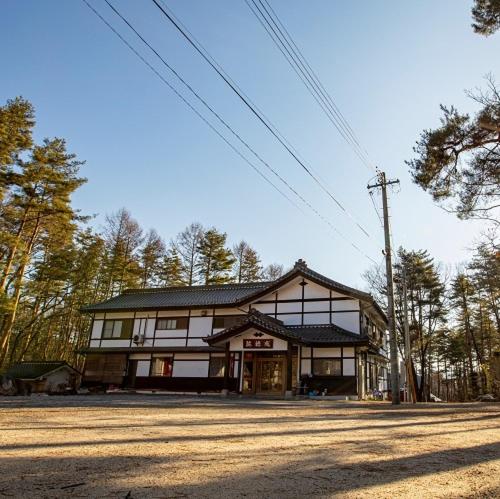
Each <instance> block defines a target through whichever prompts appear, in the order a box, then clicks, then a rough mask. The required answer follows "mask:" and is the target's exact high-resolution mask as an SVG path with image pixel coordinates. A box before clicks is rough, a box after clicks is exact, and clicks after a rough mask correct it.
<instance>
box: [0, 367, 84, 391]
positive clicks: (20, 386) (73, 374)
mask: <svg viewBox="0 0 500 499" xmlns="http://www.w3.org/2000/svg"><path fill="white" fill-rule="evenodd" d="M6 376H7V377H8V378H11V379H13V380H14V381H15V385H16V387H17V391H18V393H19V394H20V395H28V394H30V393H51V394H53V393H67V392H73V391H75V390H76V389H77V388H78V387H79V385H80V380H81V374H80V372H78V371H77V370H76V369H75V368H73V367H71V366H70V365H69V364H67V363H66V362H64V361H39V362H19V363H18V364H14V365H13V366H11V367H10V368H9V369H8V371H7V372H6Z"/></svg>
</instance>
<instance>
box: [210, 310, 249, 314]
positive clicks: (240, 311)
mask: <svg viewBox="0 0 500 499" xmlns="http://www.w3.org/2000/svg"><path fill="white" fill-rule="evenodd" d="M246 311H247V309H246V308H244V309H243V310H240V309H238V308H216V309H215V312H214V315H242V314H245V313H246Z"/></svg>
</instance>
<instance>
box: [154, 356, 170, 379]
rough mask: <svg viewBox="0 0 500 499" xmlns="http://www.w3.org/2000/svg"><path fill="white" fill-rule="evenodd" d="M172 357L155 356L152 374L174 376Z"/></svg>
mask: <svg viewBox="0 0 500 499" xmlns="http://www.w3.org/2000/svg"><path fill="white" fill-rule="evenodd" d="M172 367H173V360H172V357H155V358H154V359H153V368H152V370H151V374H152V376H172Z"/></svg>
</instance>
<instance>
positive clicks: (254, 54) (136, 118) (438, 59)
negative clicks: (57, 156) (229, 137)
mask: <svg viewBox="0 0 500 499" xmlns="http://www.w3.org/2000/svg"><path fill="white" fill-rule="evenodd" d="M89 1H90V2H91V3H92V4H93V5H94V6H95V7H96V8H98V9H99V10H100V11H101V12H102V13H103V14H104V15H105V17H106V18H107V19H109V20H110V21H111V22H112V23H113V24H114V25H115V26H116V27H117V28H119V30H120V31H121V32H122V33H123V34H125V35H126V36H127V38H128V39H129V40H131V41H132V42H133V44H134V45H135V46H136V47H138V48H139V49H140V51H141V52H142V53H143V54H145V55H146V56H147V58H148V59H149V60H150V61H152V62H154V63H155V65H157V63H156V60H155V59H154V57H152V56H151V54H149V53H147V51H146V50H145V49H144V48H143V47H142V46H141V45H140V42H138V41H137V40H136V39H135V38H134V37H133V35H131V34H130V32H129V31H127V28H126V27H125V26H124V25H123V24H121V22H120V21H119V19H117V18H116V16H114V14H113V13H112V12H111V11H110V10H109V8H108V7H107V6H106V4H105V3H104V2H103V1H102V0H89ZM113 3H114V4H115V5H116V6H117V7H118V8H119V9H120V10H121V11H122V12H123V14H125V15H126V16H127V17H129V18H130V20H131V21H133V23H134V24H135V25H136V26H137V28H138V29H139V30H140V31H141V32H143V33H144V34H146V35H147V37H148V39H149V40H150V42H151V43H152V44H153V45H154V46H155V47H157V49H158V50H159V51H160V52H161V53H162V54H163V55H164V56H165V58H166V59H167V60H168V61H169V62H170V63H171V64H172V65H173V66H174V67H175V68H176V69H177V70H178V71H179V72H180V73H181V74H182V75H184V76H185V78H186V79H187V80H188V81H189V82H190V83H191V84H192V85H193V86H194V87H195V88H196V89H197V90H199V92H200V93H201V94H202V95H203V96H204V97H205V98H206V99H207V100H208V101H209V102H210V103H211V104H212V105H213V106H214V107H215V108H216V109H217V110H218V111H219V112H220V113H221V114H222V115H223V116H224V117H225V118H226V119H227V121H228V122H229V123H231V125H232V126H234V128H235V129H236V130H237V131H238V132H239V133H241V135H242V136H243V137H244V138H245V139H246V140H247V141H248V142H249V143H251V144H252V145H253V146H254V147H255V149H256V150H257V151H258V152H259V153H260V154H261V155H262V156H263V157H264V158H265V159H266V160H267V161H268V162H269V163H270V164H272V165H273V166H274V167H275V168H276V169H277V170H278V171H279V172H280V173H281V174H282V175H283V176H285V177H286V178H287V179H289V181H290V182H291V183H292V184H293V185H294V186H295V187H296V188H297V189H299V190H300V191H301V193H302V194H303V195H304V197H306V198H307V199H309V200H310V201H311V202H312V203H313V204H314V205H315V206H316V207H317V209H318V210H319V211H321V212H322V213H323V214H325V216H327V217H328V218H329V219H330V220H331V221H332V223H333V224H334V225H336V226H337V227H338V229H339V230H340V231H341V232H343V233H344V234H346V236H348V238H349V239H351V240H353V241H354V242H355V243H356V244H358V245H359V246H361V247H362V248H363V249H364V251H365V252H366V253H368V254H369V255H370V256H371V257H372V258H374V259H375V260H377V261H380V260H381V258H382V255H381V253H380V250H379V249H377V247H376V245H375V244H373V242H375V243H376V244H381V243H382V230H381V228H380V226H379V222H378V219H377V216H376V215H375V212H374V209H373V206H372V205H371V202H370V199H369V196H368V194H367V190H366V184H367V181H368V180H369V179H370V177H371V176H372V174H371V173H370V171H369V170H368V169H367V168H366V167H365V166H363V164H362V163H361V162H360V161H359V159H358V158H357V156H355V154H354V153H353V152H352V150H351V149H350V148H349V147H348V146H347V145H346V144H345V142H344V141H343V140H342V139H341V138H340V136H339V135H338V133H337V132H336V131H335V130H334V128H333V127H332V126H331V124H330V123H329V122H328V120H327V119H326V117H325V115H324V114H322V112H321V111H320V110H319V108H318V106H317V104H316V103H315V102H314V101H313V99H312V97H311V96H310V95H309V94H308V93H307V92H306V91H305V89H304V87H303V86H302V84H301V82H300V81H299V80H298V79H297V77H296V76H295V74H294V73H292V71H291V69H290V68H289V66H288V65H287V63H286V61H285V60H284V59H283V57H282V55H281V54H280V53H279V52H278V51H277V49H276V48H275V46H274V45H272V43H271V41H270V39H269V38H268V37H267V35H266V33H265V32H264V31H263V29H262V27H261V26H260V25H259V24H258V23H257V20H256V19H255V18H254V17H253V15H252V14H251V12H250V11H249V9H248V7H247V6H246V4H245V3H244V1H243V0H224V1H223V0H212V1H210V2H207V1H203V0H189V1H185V0H183V1H181V0H175V1H174V0H166V3H167V4H168V5H169V7H170V8H171V9H172V10H173V11H174V12H175V14H176V15H177V16H178V17H179V18H180V19H181V20H182V21H183V22H184V23H185V24H186V25H187V26H188V28H189V29H190V30H191V32H192V33H193V34H194V35H195V36H196V37H197V38H198V39H199V40H200V41H201V42H202V43H203V44H204V45H205V47H206V48H207V49H208V50H209V51H210V52H211V53H212V55H213V56H214V57H215V58H216V59H217V60H218V61H219V62H220V63H221V64H222V65H223V66H224V68H225V69H226V71H227V72H228V73H229V74H230V75H231V76H232V77H233V78H234V79H235V80H236V81H237V82H238V83H239V84H240V86H241V87H242V88H243V89H244V91H245V92H246V93H247V94H248V95H249V96H250V97H251V99H252V100H253V101H254V102H255V103H256V104H257V105H258V106H259V107H260V108H261V109H263V110H264V111H265V113H266V114H267V116H268V117H269V118H270V119H271V120H272V121H273V122H274V123H275V124H276V125H277V126H278V128H279V129H280V131H281V132H282V133H283V134H284V135H285V136H286V137H287V138H288V139H289V140H290V141H291V142H292V143H293V145H294V146H295V147H296V148H297V149H298V150H299V151H300V152H301V154H302V156H304V158H306V159H307V161H308V162H309V163H310V164H311V165H313V168H314V169H315V171H316V172H318V173H319V174H320V175H321V177H322V178H324V179H325V180H326V182H327V183H328V184H329V186H330V187H331V190H332V191H333V192H334V193H335V194H336V195H337V196H338V198H339V199H340V200H341V201H342V202H343V203H344V204H345V205H346V206H347V207H348V209H349V210H350V211H351V212H352V213H353V214H354V215H355V216H356V217H357V218H358V219H359V220H360V221H362V223H363V224H364V225H365V226H367V227H368V228H369V231H370V232H371V233H372V234H373V236H374V237H373V239H367V238H366V237H365V236H364V235H363V234H362V233H361V232H360V231H359V230H358V229H356V228H355V227H354V226H353V225H352V221H351V220H350V219H349V218H347V217H346V216H345V215H344V214H343V213H342V212H341V211H340V210H339V209H338V208H337V207H336V206H335V205H334V204H333V203H332V202H331V200H329V198H328V197H327V196H326V195H325V194H324V193H322V192H321V191H320V190H319V189H318V187H317V186H315V185H314V183H313V182H311V180H310V179H309V178H307V176H306V175H305V173H304V172H303V171H302V170H300V169H299V167H298V166H297V164H296V163H294V162H293V161H292V160H291V158H290V156H288V155H287V153H286V152H284V151H283V149H282V148H281V146H279V145H278V144H277V143H276V142H275V141H274V139H272V137H271V136H270V135H269V134H268V133H267V132H266V131H265V130H264V129H263V127H262V126H261V125H260V124H259V123H258V122H257V120H256V119H255V118H254V117H252V115H251V114H250V113H249V111H248V110H247V109H245V108H244V107H243V106H242V105H241V103H240V102H239V101H238V100H237V99H236V98H235V96H234V95H233V94H231V92H230V91H229V90H228V88H227V87H225V86H224V84H223V83H222V82H221V81H220V80H219V79H218V78H217V77H216V75H215V73H213V72H212V70H210V68H209V67H208V65H207V64H206V63H205V62H204V61H203V60H202V59H201V57H200V56H199V55H198V54H196V53H195V52H194V50H193V49H192V48H191V47H189V46H188V45H187V43H186V42H185V41H184V40H183V39H182V38H181V37H180V36H179V34H178V33H177V32H176V31H175V30H174V29H173V27H172V26H171V25H170V24H168V23H167V22H166V20H164V19H163V18H162V16H161V15H160V13H159V11H158V9H157V8H156V7H155V6H154V5H153V3H152V2H150V1H148V0H142V1H132V0H122V1H118V0H114V2H113ZM271 4H272V5H273V7H274V8H275V10H276V12H277V13H278V14H279V15H280V17H281V20H282V21H283V22H284V23H285V25H286V26H287V28H288V29H289V31H290V32H291V34H292V35H293V36H294V38H295V41H296V42H297V43H298V45H299V46H300V47H301V48H302V50H303V52H304V54H305V55H306V56H307V57H308V60H309V62H310V63H311V65H312V66H313V67H314V69H315V70H316V72H317V73H318V74H319V75H320V77H321V80H322V82H323V83H324V85H325V86H326V87H327V89H328V90H329V92H330V93H331V94H332V95H333V97H334V98H335V100H336V103H337V105H338V106H339V108H340V109H341V110H342V112H343V114H344V115H345V116H346V117H347V119H348V120H349V122H350V123H351V125H352V126H353V128H354V129H355V130H356V132H357V135H358V136H359V137H360V139H361V141H362V143H363V144H364V146H365V147H366V148H367V150H368V152H369V153H370V156H371V157H372V158H373V160H374V161H375V162H376V164H378V165H379V166H380V167H381V168H382V169H384V170H386V171H387V172H388V174H389V175H390V176H393V177H398V178H399V179H400V180H401V190H400V192H399V193H397V194H396V193H394V194H393V195H391V200H390V204H391V209H392V215H393V233H394V237H395V242H396V244H402V245H404V246H405V247H406V248H409V249H418V248H427V249H429V251H430V252H431V254H432V255H433V256H434V257H435V258H436V260H438V261H440V262H443V264H445V265H454V264H456V263H459V262H461V261H463V260H464V259H466V257H467V255H468V248H469V247H470V246H471V245H472V243H473V241H474V238H476V237H477V236H478V234H479V233H480V231H481V230H482V229H484V227H483V226H482V225H481V224H480V223H477V222H462V221H458V220H457V219H456V218H455V217H454V216H453V215H451V214H447V213H445V212H444V211H442V210H441V209H440V208H438V207H436V206H435V205H434V204H433V202H432V199H431V198H430V196H428V195H427V194H426V193H424V192H423V191H421V190H420V189H419V188H417V187H416V186H414V185H412V183H411V180H410V177H409V174H408V172H407V167H406V166H405V164H404V160H405V159H410V158H412V147H413V145H414V142H415V141H416V139H417V138H418V136H419V134H420V132H421V130H422V129H424V128H431V127H434V126H436V125H437V124H438V119H439V116H440V111H439V104H440V103H443V104H454V105H456V106H457V107H458V108H459V109H460V110H463V111H473V110H474V109H475V105H474V103H473V102H472V101H470V100H469V99H468V98H467V97H466V96H465V94H464V90H465V89H471V88H474V87H477V86H480V85H482V84H483V80H482V77H483V76H484V75H485V74H486V73H488V72H492V73H493V75H496V76H497V78H500V57H499V54H500V36H499V35H498V34H497V35H495V36H493V37H490V38H483V37H481V36H479V35H476V34H474V33H473V31H472V28H471V27H470V24H471V17H470V8H471V5H472V0H440V1H439V2H437V1H435V0H425V1H419V2H401V1H379V2H373V1H369V0H365V1H357V2H351V1H340V0H336V1H333V0H323V1H319V0H318V1H314V2H304V1H298V0H296V1H289V0H286V1H285V0H271ZM1 11H2V15H1V19H0V43H1V46H2V47H3V51H2V70H3V71H2V77H1V78H0V100H1V102H2V103H4V102H5V100H6V99H8V98H12V97H14V96H16V95H22V96H24V97H26V98H27V99H29V100H30V101H32V102H33V104H34V105H35V107H36V111H37V128H36V138H37V140H41V139H42V138H43V137H47V136H60V137H64V138H66V139H67V142H68V149H69V150H70V151H72V152H75V153H76V154H77V155H78V157H79V158H80V159H84V160H86V165H85V166H84V167H83V169H82V174H83V175H84V176H86V177H87V178H88V183H87V184H86V185H85V186H83V187H82V188H81V189H80V190H79V191H78V192H77V193H76V194H75V196H74V203H75V205H76V206H77V207H78V208H79V209H81V210H82V212H83V213H85V214H95V215H96V218H95V219H94V221H93V222H92V223H93V224H95V226H96V227H99V226H100V225H101V224H102V222H103V219H104V215H105V214H106V213H110V212H113V211H116V210H117V209H118V208H120V207H122V206H125V207H127V208H128V209H129V210H130V211H131V212H132V214H133V216H134V217H135V218H136V219H137V220H138V221H139V222H140V224H141V225H142V226H143V227H145V228H149V227H154V228H156V229H157V230H158V232H159V233H160V234H161V235H162V236H163V237H164V238H165V239H166V240H169V239H170V238H171V237H172V236H174V235H175V234H176V233H177V232H178V231H180V230H181V229H182V228H184V227H185V226H186V225H187V224H189V223H190V222H192V221H199V222H201V223H203V224H205V225H215V226H216V227H218V228H219V229H221V230H223V231H226V232H227V233H228V235H229V241H230V243H231V244H232V243H234V242H237V241H238V240H239V239H242V238H244V239H246V240H247V241H248V242H250V243H251V244H252V245H253V246H255V248H256V249H257V250H258V251H259V252H260V254H261V255H262V258H263V261H264V263H270V262H281V263H283V264H284V265H285V266H286V267H287V266H290V265H292V264H293V262H294V261H295V260H296V259H298V258H304V259H306V260H307V262H308V263H309V264H310V266H312V267H313V268H315V269H317V270H318V271H320V272H324V273H326V274H327V275H329V276H330V277H332V278H334V279H337V280H340V281H343V282H345V283H347V284H351V285H355V286H364V283H363V280H362V278H361V276H360V275H361V273H362V272H363V271H364V270H365V269H366V268H367V267H368V266H369V265H370V262H369V261H368V260H367V259H366V258H364V257H362V256H361V255H359V254H358V253H357V252H355V251H354V250H353V249H352V247H351V246H349V244H347V243H346V242H345V241H344V240H343V239H341V238H339V237H338V236H336V235H335V234H333V233H332V232H331V231H329V229H328V228H327V227H326V225H324V224H323V223H322V222H321V221H320V220H319V219H317V218H315V217H314V215H310V214H307V215H304V214H303V213H301V212H300V211H299V210H297V209H296V208H294V207H293V206H291V205H290V204H289V203H288V202H287V201H286V200H284V199H283V198H281V197H279V195H278V194H277V193H276V191H274V190H273V189H272V188H271V187H270V186H268V184H266V183H265V182H264V181H263V180H262V179H261V178H260V177H258V176H257V174H256V173H255V172H253V171H252V170H251V169H250V168H249V167H248V166H247V165H246V164H245V163H244V162H243V161H242V160H241V159H240V158H239V157H238V156H236V155H235V153H234V152H233V151H231V150H230V149H229V148H228V147H227V146H226V145H225V144H224V143H223V142H222V141H221V140H220V139H219V138H218V137H217V136H216V135H215V134H214V133H213V132H212V131H211V130H210V129H209V128H208V127H207V126H206V125H205V124H204V123H203V122H201V121H200V120H199V118H197V117H196V116H195V115H194V114H193V113H192V112H191V111H190V110H189V109H188V108H187V107H186V106H185V105H184V104H183V103H182V102H180V101H179V99H178V98H177V97H176V96H175V95H174V94H173V93H172V92H171V91H170V90H169V89H168V88H167V87H166V86H165V85H164V84H163V83H161V81H159V80H158V79H157V78H156V77H155V76H154V75H153V74H152V73H151V72H150V71H149V70H148V69H147V68H146V67H145V66H143V64H142V63H141V62H140V61H139V60H138V59H136V57H135V56H134V55H133V54H132V53H131V52H130V51H129V50H128V49H127V48H126V47H125V46H124V45H123V44H122V43H121V42H120V41H119V40H118V39H117V38H116V37H115V36H114V35H113V34H112V33H111V32H110V31H109V29H108V28H106V27H105V26H104V25H103V24H102V23H101V21H99V19H97V18H96V17H95V15H94V14H93V13H92V12H91V11H90V10H89V9H88V8H87V7H86V6H85V5H84V4H83V2H81V1H80V0H72V1H69V0H45V1H39V0H30V1H29V0H4V1H3V2H2V7H1ZM157 67H158V68H159V69H161V66H159V65H157ZM161 72H162V73H163V74H164V75H165V76H166V77H167V78H168V79H170V75H169V74H168V73H167V72H166V71H164V70H163V69H161ZM172 81H173V80H172Z"/></svg>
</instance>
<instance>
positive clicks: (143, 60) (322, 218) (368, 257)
mask: <svg viewBox="0 0 500 499" xmlns="http://www.w3.org/2000/svg"><path fill="white" fill-rule="evenodd" d="M82 1H83V2H84V3H85V5H86V6H87V7H88V8H89V9H90V10H91V11H92V12H93V13H94V14H95V15H96V16H97V17H98V18H99V19H100V20H101V21H102V22H103V23H104V24H105V25H106V26H107V27H108V28H109V29H111V30H112V31H113V33H114V34H115V35H116V36H117V37H118V38H119V39H120V40H121V41H122V42H123V43H124V44H125V45H126V46H127V47H128V48H129V49H130V50H131V51H132V52H133V53H134V54H135V55H136V56H137V57H138V58H139V59H140V60H141V61H142V62H143V63H144V64H145V65H146V66H147V67H148V68H149V69H150V70H152V71H153V72H154V73H155V74H156V76H158V77H159V78H160V79H161V80H162V81H163V82H164V83H165V84H166V85H167V86H168V87H169V88H170V89H171V90H172V91H173V92H174V93H175V95H176V96H178V97H179V98H180V99H181V100H182V101H183V102H184V103H185V104H186V105H188V107H189V108H190V109H191V110H192V111H193V112H195V114H196V115H197V116H198V117H200V119H202V120H203V121H204V122H205V123H206V124H207V125H208V126H209V127H210V128H211V129H212V130H213V131H214V132H215V133H217V135H218V136H219V137H220V138H222V140H224V142H226V144H228V145H229V146H230V147H231V148H232V149H233V150H234V151H235V152H236V153H237V154H238V155H239V156H240V157H242V159H244V160H245V161H246V162H247V163H249V164H250V166H252V167H253V168H254V169H256V170H257V171H258V172H260V171H259V170H258V169H257V168H256V167H254V166H253V165H252V164H251V163H250V162H249V161H248V160H247V159H246V158H245V157H244V156H243V155H242V154H241V153H240V152H239V151H238V150H237V148H235V147H234V146H233V145H232V144H231V143H230V142H229V141H228V140H227V139H226V138H225V137H224V136H223V135H222V134H221V133H220V132H218V131H217V130H216V129H215V127H214V126H213V125H212V124H211V123H210V122H208V120H206V119H205V118H204V117H203V116H202V115H201V114H200V113H199V112H198V111H197V110H196V108H194V106H192V105H191V104H190V103H189V102H188V101H187V100H186V99H185V98H184V97H183V96H182V95H181V94H180V93H179V92H178V91H177V90H176V89H175V88H174V87H173V86H172V85H171V84H170V83H169V82H168V81H167V80H165V79H164V78H163V76H162V75H161V74H160V73H159V72H158V71H157V70H156V69H155V68H154V67H153V66H152V65H151V64H150V63H149V62H148V61H147V60H146V59H145V58H144V57H143V56H142V55H141V54H140V53H139V52H138V51H137V50H136V49H135V48H134V47H133V46H132V45H131V44H130V43H129V42H128V41H127V40H126V39H125V38H124V37H123V36H122V35H121V34H120V33H119V32H118V31H117V30H116V29H115V28H114V27H113V26H112V25H111V24H110V23H109V22H108V21H107V20H106V19H105V18H104V17H103V16H102V15H101V14H100V13H99V12H98V11H97V10H96V9H95V8H94V7H93V6H92V5H90V4H89V2H88V1H87V0H82ZM105 2H106V3H107V4H108V6H109V7H110V8H111V9H112V10H113V11H114V12H115V13H116V14H117V15H118V16H119V17H120V18H121V19H122V20H123V21H124V22H125V23H126V24H127V25H128V26H129V27H130V28H131V29H132V30H133V31H134V33H135V34H136V35H137V36H138V37H139V38H140V39H141V40H142V41H143V42H144V43H145V44H146V45H147V46H148V47H149V48H150V49H151V50H152V51H153V52H154V53H155V54H156V55H157V57H159V58H160V60H162V62H163V63H164V64H165V65H166V66H167V67H168V68H169V69H170V70H171V71H172V72H173V73H174V74H175V75H176V76H177V78H179V79H180V80H181V82H182V83H183V84H184V85H185V86H186V87H187V88H188V89H189V90H190V91H191V92H192V93H193V94H194V95H195V96H196V97H197V98H198V99H199V100H200V102H202V103H203V104H204V105H205V107H207V108H208V109H209V110H210V111H211V113H212V114H214V116H216V117H217V119H218V120H219V121H221V123H223V124H224V126H225V127H227V128H228V129H229V130H230V131H231V132H232V133H233V135H235V137H236V138H237V139H238V140H239V141H241V142H242V143H243V144H244V145H245V147H247V148H248V149H249V150H250V151H251V152H252V153H253V154H254V155H255V156H256V157H257V158H258V159H259V160H260V161H261V162H263V164H264V165H265V166H266V167H267V168H269V169H270V170H271V171H272V172H273V174H274V175H276V176H277V177H278V178H279V179H280V180H281V181H282V182H284V183H285V185H286V186H287V188H289V189H290V190H291V191H292V192H293V193H294V194H295V195H296V196H297V197H299V199H300V200H301V201H302V202H303V203H304V204H306V206H308V208H310V209H311V210H312V211H313V212H314V213H315V214H316V215H317V216H318V217H319V218H320V219H321V220H323V221H324V222H325V223H326V224H327V225H328V226H329V227H330V229H332V230H333V231H334V232H335V233H337V234H338V235H339V236H340V237H342V238H343V239H344V240H345V241H346V242H347V243H349V244H350V245H351V246H352V247H353V248H354V249H356V250H357V251H358V252H359V253H360V254H361V255H363V256H364V257H366V258H367V259H369V260H370V261H372V262H374V260H373V258H371V257H370V256H369V255H367V254H366V253H365V252H363V251H362V250H361V248H359V246H357V245H356V244H355V243H353V242H352V241H350V240H349V239H348V238H347V237H346V236H345V235H344V234H343V233H342V232H340V231H339V230H338V229H337V228H336V227H335V226H334V225H333V224H332V223H331V222H330V221H329V220H328V219H326V217H324V216H323V215H322V214H321V213H320V212H319V211H318V210H317V209H316V208H314V207H313V206H312V205H311V204H310V203H309V202H308V201H307V200H306V199H305V198H304V197H303V196H301V195H300V194H299V193H298V192H297V191H296V190H295V189H294V188H293V187H292V186H291V185H290V184H289V183H288V182H287V181H286V180H285V179H284V178H283V177H281V176H280V175H279V174H278V173H277V172H276V171H275V170H274V169H272V167H270V165H269V164H268V163H267V162H265V161H264V160H263V159H262V158H261V157H260V156H259V155H258V154H257V153H256V152H255V151H254V150H253V149H252V148H250V146H249V145H248V144H247V143H246V142H245V141H243V139H242V138H241V137H240V136H239V135H238V134H237V133H236V132H235V131H234V130H233V129H232V128H231V127H230V126H229V125H228V124H227V123H226V122H225V121H224V120H223V119H222V118H221V117H220V115H218V114H217V113H216V112H215V111H214V110H213V109H212V108H211V107H210V106H209V105H208V104H207V103H206V102H205V101H204V100H203V99H202V98H201V97H200V96H199V95H198V94H197V93H196V92H195V91H194V89H193V88H192V87H190V86H189V85H188V84H187V82H185V81H184V80H183V79H182V78H181V77H180V75H179V74H178V73H176V72H175V70H173V68H171V67H170V66H169V65H168V63H167V62H166V61H165V60H164V59H163V58H162V57H161V56H160V54H159V53H158V52H157V51H156V50H155V49H154V48H153V47H152V46H151V45H150V44H149V43H148V42H147V41H146V40H145V39H144V38H143V37H142V36H141V35H140V34H139V33H138V32H137V30H135V28H134V27H133V26H132V24H131V23H130V22H128V21H127V20H126V19H125V18H124V17H123V16H122V15H121V14H120V13H119V12H118V11H117V9H116V8H114V7H113V5H112V4H110V2H109V1H108V0H105ZM259 174H260V175H261V176H263V174H262V173H261V172H260V173H259ZM264 178H265V176H264ZM268 181H269V180H268ZM269 182H270V181H269ZM271 185H273V186H274V184H272V183H271ZM277 190H278V192H280V193H282V192H281V191H280V190H279V189H277ZM282 194H283V193H282ZM285 197H287V196H285ZM287 199H289V198H288V197H287ZM299 209H300V208H299Z"/></svg>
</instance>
